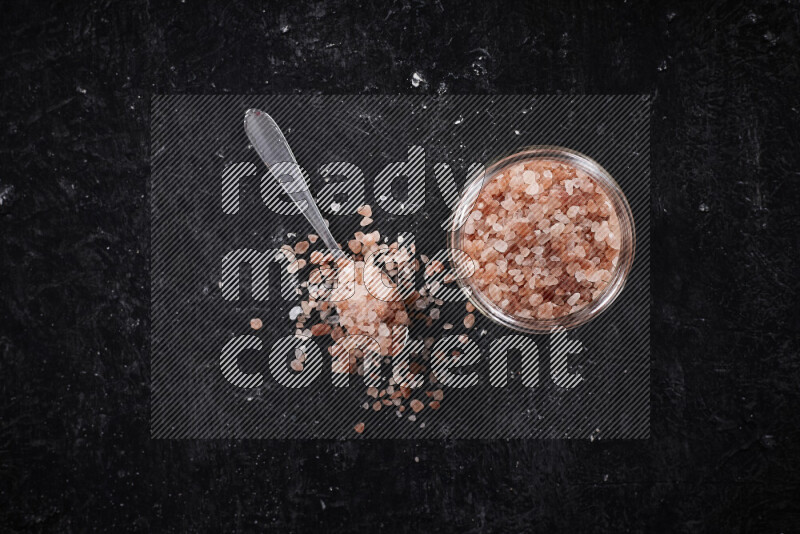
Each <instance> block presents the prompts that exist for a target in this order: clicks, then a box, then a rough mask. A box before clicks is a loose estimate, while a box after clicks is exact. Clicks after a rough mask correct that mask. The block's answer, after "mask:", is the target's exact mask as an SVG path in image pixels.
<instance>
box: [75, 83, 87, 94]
mask: <svg viewBox="0 0 800 534" xmlns="http://www.w3.org/2000/svg"><path fill="white" fill-rule="evenodd" d="M76 90H77V91H78V92H79V93H80V94H82V95H85V94H86V89H84V88H83V87H81V86H80V85H79V86H78V87H77V88H76Z"/></svg>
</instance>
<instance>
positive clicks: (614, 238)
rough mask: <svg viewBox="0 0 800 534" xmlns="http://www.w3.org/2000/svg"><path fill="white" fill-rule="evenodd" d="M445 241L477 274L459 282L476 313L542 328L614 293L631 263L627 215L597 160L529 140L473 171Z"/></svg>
mask: <svg viewBox="0 0 800 534" xmlns="http://www.w3.org/2000/svg"><path fill="white" fill-rule="evenodd" d="M449 245H450V248H451V249H454V250H460V251H463V252H464V253H465V254H466V255H467V256H469V257H470V258H472V260H473V261H472V264H473V266H474V268H475V270H474V273H473V274H472V276H470V277H466V278H461V279H459V280H458V283H459V284H460V285H461V287H462V288H463V289H465V290H467V291H468V293H469V295H470V296H469V299H470V302H471V303H472V304H473V305H474V306H475V307H476V308H477V309H478V310H480V311H481V312H482V313H483V314H484V315H486V316H487V317H489V318H490V319H492V320H493V321H495V322H497V323H499V324H502V325H504V326H507V327H510V328H513V329H516V330H520V331H523V332H530V333H546V332H550V331H552V330H553V329H554V328H557V327H563V328H567V329H568V328H574V327H576V326H579V325H581V324H584V323H586V322H587V321H589V320H591V319H592V318H594V317H597V316H598V315H599V314H600V313H602V312H603V311H604V310H605V309H607V308H608V307H609V306H610V305H611V303H612V302H613V301H614V299H616V297H617V296H618V295H619V294H620V292H621V291H622V288H623V287H624V285H625V280H626V279H627V277H628V274H629V273H630V270H631V265H632V264H633V255H634V248H635V234H634V225H633V214H632V213H631V209H630V206H629V204H628V201H627V199H626V198H625V195H624V194H623V193H622V190H621V189H620V187H619V185H618V184H617V183H616V182H615V181H614V179H613V178H612V177H611V175H610V174H609V173H608V172H606V170H605V169H603V168H602V167H601V166H600V165H599V164H598V163H597V162H595V161H594V160H592V159H590V158H588V157H587V156H585V155H583V154H580V153H578V152H575V151H573V150H570V149H566V148H561V147H553V146H536V147H530V148H527V149H524V150H521V151H519V152H516V153H514V154H512V155H510V156H507V157H504V158H502V159H500V160H498V161H496V162H495V163H493V164H491V165H490V166H489V167H488V168H487V169H486V171H485V172H481V173H476V174H475V175H474V176H472V177H470V179H469V180H468V183H467V185H466V186H465V188H464V193H463V195H462V197H461V199H460V200H459V203H458V205H457V206H456V209H455V210H454V213H453V220H452V226H451V229H450V235H449ZM456 268H457V269H463V266H456Z"/></svg>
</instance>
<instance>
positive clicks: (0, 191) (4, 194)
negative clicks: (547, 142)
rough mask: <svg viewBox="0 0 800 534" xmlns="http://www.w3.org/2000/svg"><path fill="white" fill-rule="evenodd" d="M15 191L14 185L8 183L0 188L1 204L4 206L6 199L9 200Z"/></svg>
mask: <svg viewBox="0 0 800 534" xmlns="http://www.w3.org/2000/svg"><path fill="white" fill-rule="evenodd" d="M13 191H14V186H13V185H7V186H5V187H3V188H0V206H2V205H3V204H4V203H5V201H6V200H8V197H9V196H10V195H11V193H12V192H13Z"/></svg>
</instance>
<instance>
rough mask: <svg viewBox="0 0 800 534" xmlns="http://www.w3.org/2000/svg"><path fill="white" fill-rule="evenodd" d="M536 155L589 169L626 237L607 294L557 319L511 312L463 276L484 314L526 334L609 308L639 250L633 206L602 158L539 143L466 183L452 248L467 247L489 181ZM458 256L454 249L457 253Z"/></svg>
mask: <svg viewBox="0 0 800 534" xmlns="http://www.w3.org/2000/svg"><path fill="white" fill-rule="evenodd" d="M530 160H551V161H552V160H555V161H560V162H563V163H565V164H569V165H571V166H573V167H575V168H577V169H579V170H582V171H583V172H585V173H586V174H588V175H589V176H590V177H591V178H592V179H593V181H594V183H595V186H600V187H601V188H602V190H603V192H604V193H605V194H606V195H607V196H608V198H609V200H610V202H611V205H612V207H613V209H614V211H615V212H616V215H617V218H618V219H619V225H620V231H621V234H622V235H621V238H620V253H619V258H618V260H617V266H616V268H615V269H614V271H613V273H612V278H611V280H610V281H609V282H608V285H607V286H606V288H605V290H604V291H603V293H601V294H600V295H599V296H598V297H597V298H594V299H593V300H592V301H591V302H589V303H588V304H586V305H585V306H583V307H582V308H580V309H578V310H576V311H574V312H572V313H569V314H567V315H563V316H561V317H556V318H553V319H539V318H526V317H520V316H519V315H514V314H510V313H508V312H507V311H505V310H503V309H502V308H501V307H500V306H498V305H497V304H495V303H494V302H493V301H492V300H491V299H490V298H489V297H488V295H486V294H485V293H483V292H482V291H481V290H480V289H478V287H477V286H475V285H474V283H473V280H472V279H471V278H458V280H457V283H458V284H459V286H460V287H461V289H462V290H465V291H466V292H467V294H468V297H469V301H470V302H471V303H472V305H473V306H475V308H476V309H478V310H479V311H480V312H481V313H482V314H483V315H485V316H486V317H488V318H489V319H491V320H492V321H494V322H495V323H497V324H500V325H503V326H506V327H509V328H512V329H514V330H518V331H521V332H526V333H533V334H543V333H549V332H552V331H553V330H554V329H556V328H559V327H561V328H565V329H571V328H575V327H578V326H580V325H582V324H585V323H586V322H588V321H590V320H592V319H594V318H595V317H597V316H598V315H600V314H601V313H602V312H603V311H604V310H606V309H607V308H608V307H609V306H610V305H611V303H612V302H614V300H615V299H616V298H617V297H618V296H619V294H620V293H621V292H622V289H623V287H624V286H625V281H626V280H627V278H628V274H629V273H630V271H631V266H632V265H633V256H634V249H635V240H636V239H635V231H634V224H633V214H632V213H631V208H630V205H629V204H628V200H627V199H626V198H625V195H624V194H623V192H622V189H621V188H620V187H619V184H617V182H616V181H615V180H614V179H613V178H612V177H611V175H610V174H609V173H608V171H606V170H605V169H604V168H603V167H602V166H600V164H599V163H597V162H596V161H594V160H593V159H591V158H589V157H588V156H586V155H584V154H581V153H579V152H576V151H574V150H571V149H568V148H563V147H557V146H533V147H528V148H525V149H522V150H520V151H518V152H515V153H514V154H511V155H510V156H506V157H503V158H500V159H498V160H496V161H495V162H493V163H491V164H490V165H489V166H488V167H487V168H486V170H485V172H484V171H479V172H476V173H475V174H473V175H472V176H470V177H469V178H468V180H467V184H466V185H465V187H464V192H463V193H462V195H461V198H460V199H459V202H458V204H457V205H456V208H455V210H454V211H453V217H452V220H451V224H450V230H449V237H448V246H449V248H450V249H452V250H455V251H460V250H462V249H463V247H462V242H463V239H464V230H463V229H464V223H465V222H466V220H467V217H468V216H469V214H470V213H471V212H472V211H473V206H474V204H475V201H476V199H477V198H478V195H479V194H480V192H481V190H482V189H483V186H484V185H485V184H488V183H489V182H490V181H491V180H492V179H493V178H494V177H495V176H496V175H497V174H498V173H500V172H502V171H504V170H505V169H507V168H508V167H509V166H511V165H514V164H517V163H520V162H523V161H526V162H527V161H530ZM453 256H455V254H453V255H452V256H451V257H453ZM458 256H460V257H461V258H462V259H460V260H451V261H452V262H453V267H454V268H455V270H456V271H457V272H461V273H463V272H464V268H465V266H464V264H463V263H462V262H463V261H464V258H466V257H467V256H466V254H458Z"/></svg>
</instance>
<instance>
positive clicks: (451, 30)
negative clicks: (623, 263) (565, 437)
mask: <svg viewBox="0 0 800 534" xmlns="http://www.w3.org/2000/svg"><path fill="white" fill-rule="evenodd" d="M698 4H699V3H698ZM520 5H521V6H524V7H512V6H504V7H499V6H497V7H496V6H492V5H488V4H487V3H483V2H480V3H478V2H475V3H473V4H472V5H470V6H465V5H463V4H462V5H459V6H456V5H450V4H447V5H445V4H444V3H439V2H437V3H432V4H430V5H423V4H421V3H418V2H413V3H412V2H404V3H394V4H391V6H390V7H377V6H373V5H367V6H364V7H361V8H351V7H349V6H347V5H345V3H344V2H340V1H334V2H330V3H316V4H310V3H309V4H306V5H302V6H301V5H298V6H297V7H292V8H289V7H279V6H277V5H272V6H269V5H264V6H263V7H242V6H239V5H233V4H230V3H219V5H215V6H209V5H206V4H203V3H200V2H193V1H191V0H189V1H187V2H186V3H182V4H178V5H176V6H174V7H170V8H162V7H160V6H161V3H156V2H153V3H144V2H130V3H125V4H119V5H109V4H108V3H101V2H85V3H78V2H59V3H53V4H51V5H45V4H40V5H35V4H32V3H28V2H21V1H17V2H6V3H4V5H3V6H2V11H3V15H2V18H0V24H1V25H2V44H3V46H2V50H0V58H2V59H1V60H0V61H2V69H3V86H2V111H0V114H2V115H1V116H2V128H3V130H2V131H3V136H2V137H3V145H2V147H3V148H2V150H3V155H4V157H5V158H4V164H3V171H2V173H0V202H1V203H0V231H1V232H2V238H0V260H1V261H2V277H0V296H1V297H2V307H1V308H0V321H2V322H1V323H0V350H2V368H1V371H2V400H0V407H1V408H2V412H0V417H2V433H0V440H2V443H0V480H1V481H2V485H1V486H0V491H1V492H2V499H1V502H2V504H0V506H2V513H1V514H0V530H4V531H12V532H14V531H46V532H86V531H93V530H97V531H111V530H113V531H128V530H134V531H136V530H138V531H156V532H164V531H176V532H177V531H214V532H217V531H229V530H241V531H262V530H266V529H274V530H281V531H305V530H315V531H334V532H348V531H360V530H370V531H385V532H398V531H423V532H424V531H435V530H455V531H470V532H473V531H474V532H483V531H487V532H522V531H528V530H539V531H598V532H599V531H609V532H620V531H628V530H629V531H634V532H676V531H677V532H703V531H708V532H720V531H724V532H792V531H797V530H798V525H800V505H798V503H797V499H796V498H793V497H794V495H793V494H796V493H797V492H798V490H800V485H799V484H798V481H800V465H798V456H800V445H798V440H800V432H799V431H798V428H800V411H798V409H797V406H798V396H799V395H798V385H797V384H798V379H800V358H798V333H799V331H800V327H798V325H799V324H800V312H798V306H797V303H796V299H797V297H798V281H797V275H796V271H797V269H796V266H795V263H796V260H797V258H798V251H799V250H800V247H798V244H799V243H798V235H799V234H798V233H797V231H796V230H795V228H796V227H797V225H798V223H800V216H798V205H800V173H799V172H798V168H800V167H799V166H798V153H800V96H798V95H799V93H798V90H797V88H798V81H800V64H799V63H800V59H798V58H800V43H799V42H798V41H799V40H800V37H799V36H800V7H798V4H797V2H766V1H763V2H750V3H748V6H736V5H735V4H714V5H703V6H700V5H697V6H693V5H692V4H687V5H677V4H665V5H663V6H661V7H657V6H650V5H647V4H645V3H635V5H630V3H629V4H620V5H619V6H612V5H600V4H589V3H584V2H564V3H559V4H558V5H557V7H556V5H549V6H535V5H534V4H532V3H524V4H522V3H521V4H520ZM414 72H418V73H419V74H420V75H421V77H422V78H423V80H424V81H422V82H421V83H419V84H418V86H417V87H414V86H413V85H412V82H411V80H412V74H413V73H414ZM184 92H186V93H195V92H196V93H228V92H230V93H269V92H274V93H293V92H302V93H314V92H321V93H334V92H337V93H396V92H403V93H416V92H422V93H435V92H447V93H469V92H492V93H570V92H572V93H650V94H652V95H653V110H654V111H653V113H654V114H653V119H652V124H653V128H652V138H651V140H652V170H653V173H652V180H653V195H652V220H653V234H652V237H653V268H652V287H653V290H652V291H653V305H652V314H653V316H652V348H653V361H652V424H651V429H652V437H651V439H649V440H644V441H621V442H602V441H600V442H597V441H595V442H588V441H586V442H566V441H564V442H562V441H511V442H506V441H498V442H469V441H465V442H402V441H400V442H388V441H383V442H371V443H352V442H313V441H312V442H269V441H246V442H228V441H215V442H192V441H175V442H170V441H160V442H159V441H151V440H150V439H149V428H148V426H149V425H148V420H149V404H148V399H149V389H148V342H147V331H148V309H147V302H148V295H149V293H148V287H147V286H148V272H147V268H148V260H147V258H148V243H147V238H146V236H147V230H148V222H147V210H146V201H147V180H148V174H149V169H148V144H149V134H148V117H149V100H150V95H151V94H153V93H184ZM415 457H417V458H419V462H416V461H415Z"/></svg>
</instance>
